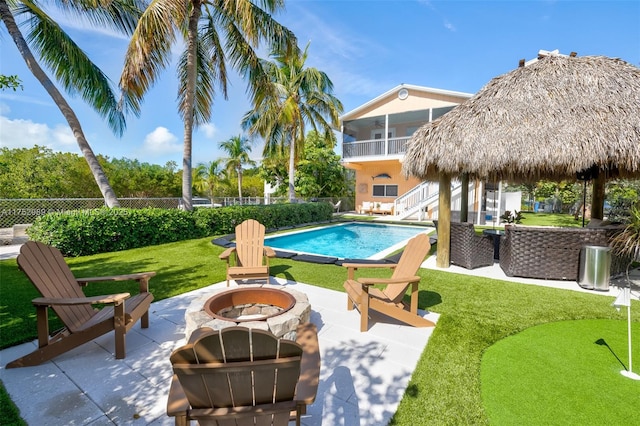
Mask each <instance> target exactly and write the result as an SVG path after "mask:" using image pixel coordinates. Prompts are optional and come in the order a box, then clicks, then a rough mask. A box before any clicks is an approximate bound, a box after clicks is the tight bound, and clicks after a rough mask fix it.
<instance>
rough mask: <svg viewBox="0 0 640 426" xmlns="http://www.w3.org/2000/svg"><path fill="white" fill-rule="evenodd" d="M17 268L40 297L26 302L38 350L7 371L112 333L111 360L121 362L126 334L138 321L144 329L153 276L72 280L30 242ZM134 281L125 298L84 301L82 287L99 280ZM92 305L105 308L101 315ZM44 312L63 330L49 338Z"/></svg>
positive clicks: (56, 258) (58, 256) (50, 253)
mask: <svg viewBox="0 0 640 426" xmlns="http://www.w3.org/2000/svg"><path fill="white" fill-rule="evenodd" d="M17 262H18V267H19V268H20V269H21V270H22V271H23V272H24V273H25V274H26V275H27V277H28V278H29V280H30V281H31V283H33V285H34V286H35V287H36V289H37V290H38V291H39V292H40V294H42V297H39V298H37V299H33V300H32V301H31V303H33V305H34V306H35V307H36V313H37V324H38V346H39V347H38V349H36V350H35V351H34V352H32V353H30V354H28V355H25V356H23V357H21V358H18V359H16V360H15V361H12V362H10V363H9V364H7V367H6V368H14V367H26V366H33V365H38V364H41V363H43V362H45V361H48V360H50V359H51V358H53V357H55V356H58V355H60V354H62V353H64V352H66V351H68V350H70V349H73V348H75V347H76V346H79V345H81V344H83V343H86V342H89V341H91V340H93V339H95V338H96V337H99V336H101V335H103V334H106V333H108V332H109V331H111V330H115V349H116V358H117V359H122V358H124V357H125V353H126V350H125V334H126V333H127V331H128V330H130V329H131V328H132V327H133V325H134V324H135V323H136V322H137V320H138V319H141V321H140V322H141V325H142V328H147V327H149V305H150V304H151V301H153V295H152V294H151V293H149V279H150V278H151V277H153V276H154V275H155V274H156V273H155V272H142V273H136V274H127V275H115V276H109V277H93V278H75V277H74V276H73V274H72V272H71V270H70V269H69V266H68V265H67V264H66V263H65V261H64V257H63V256H62V253H60V250H58V249H57V248H55V247H51V246H47V245H45V244H42V243H39V242H35V241H29V242H27V243H25V244H24V245H23V246H22V248H21V249H20V254H19V255H18V258H17ZM125 280H136V281H138V282H139V286H140V294H138V295H135V296H133V297H131V295H130V294H129V293H120V294H110V295H105V296H92V297H85V295H84V293H83V292H82V287H83V286H86V285H87V284H89V283H95V282H99V281H125ZM93 304H107V305H112V306H105V307H104V308H102V309H101V310H96V309H94V308H93V307H92V306H91V305H93ZM48 308H52V309H53V310H54V312H55V313H56V315H57V316H58V317H59V318H60V320H61V321H62V322H63V324H64V325H65V327H64V328H63V329H62V330H60V331H58V332H56V333H55V334H54V335H53V336H51V337H50V336H49V320H48Z"/></svg>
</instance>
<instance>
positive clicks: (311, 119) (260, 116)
mask: <svg viewBox="0 0 640 426" xmlns="http://www.w3.org/2000/svg"><path fill="white" fill-rule="evenodd" d="M308 49H309V44H307V46H306V47H305V49H304V52H302V53H300V52H299V50H298V49H289V50H276V51H273V53H272V55H271V57H272V58H273V59H274V60H275V62H270V61H267V60H262V68H263V69H264V70H265V72H266V74H267V76H268V78H269V82H270V84H269V85H265V86H263V87H262V90H261V91H260V92H259V93H258V94H257V96H255V97H254V99H255V101H254V107H253V109H252V110H251V111H249V112H247V113H246V114H245V117H244V118H243V121H242V125H243V128H244V129H245V130H247V131H248V132H249V134H250V135H252V136H256V135H260V136H262V137H263V138H264V140H265V147H264V152H263V155H264V157H274V156H275V157H277V156H282V155H284V154H285V152H286V151H287V149H288V151H289V153H288V154H289V191H288V192H289V201H294V199H295V186H294V179H295V165H296V163H297V161H298V156H299V155H300V153H301V151H302V150H303V149H304V138H305V134H306V126H307V125H311V126H312V128H313V130H315V131H317V132H318V133H321V134H323V136H324V138H325V139H327V140H330V139H331V140H333V138H332V136H333V135H332V132H333V129H336V128H337V127H338V125H339V115H340V113H341V112H342V103H341V102H340V101H339V100H338V98H336V97H335V96H334V95H333V94H332V92H333V83H332V82H331V80H330V79H329V77H328V76H327V75H326V74H325V73H324V72H322V71H319V70H318V69H316V68H306V67H305V62H306V60H307V51H308ZM319 130H320V131H319ZM332 143H333V142H332Z"/></svg>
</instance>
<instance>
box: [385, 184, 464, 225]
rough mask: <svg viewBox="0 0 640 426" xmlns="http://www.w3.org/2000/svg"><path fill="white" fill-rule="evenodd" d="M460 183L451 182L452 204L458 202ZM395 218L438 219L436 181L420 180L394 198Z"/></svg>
mask: <svg viewBox="0 0 640 426" xmlns="http://www.w3.org/2000/svg"><path fill="white" fill-rule="evenodd" d="M461 192H462V184H461V183H460V182H459V181H453V182H451V201H452V205H453V206H454V207H455V205H459V204H460V198H461ZM393 207H394V208H393V212H394V213H393V214H394V216H395V219H398V220H403V219H409V218H414V219H417V220H434V219H438V183H437V182H422V183H420V185H418V186H416V187H414V188H413V189H411V190H409V191H407V192H405V193H404V194H402V195H401V196H400V197H398V198H396V200H395V202H394V206H393Z"/></svg>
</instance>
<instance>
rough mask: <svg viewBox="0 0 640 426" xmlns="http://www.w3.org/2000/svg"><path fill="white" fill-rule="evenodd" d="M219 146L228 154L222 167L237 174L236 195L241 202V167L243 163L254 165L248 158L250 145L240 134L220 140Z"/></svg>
mask: <svg viewBox="0 0 640 426" xmlns="http://www.w3.org/2000/svg"><path fill="white" fill-rule="evenodd" d="M220 148H222V149H223V150H225V151H226V152H227V154H228V155H229V157H228V158H226V159H225V164H224V167H225V168H226V169H227V170H228V171H229V172H235V173H236V175H237V176H238V197H240V204H242V167H243V166H244V165H247V166H253V165H255V161H253V160H251V158H249V153H250V152H251V145H250V143H249V140H248V139H247V138H245V137H243V136H242V135H240V136H233V137H232V138H231V139H229V140H226V141H224V142H220Z"/></svg>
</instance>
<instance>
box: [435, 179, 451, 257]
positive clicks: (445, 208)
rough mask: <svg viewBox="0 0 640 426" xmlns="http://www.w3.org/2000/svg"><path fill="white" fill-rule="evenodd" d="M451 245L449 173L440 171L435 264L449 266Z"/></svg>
mask: <svg viewBox="0 0 640 426" xmlns="http://www.w3.org/2000/svg"><path fill="white" fill-rule="evenodd" d="M450 245H451V175H450V174H447V173H440V177H439V183H438V254H437V255H436V266H437V267H438V268H448V267H449V259H450V256H449V249H450Z"/></svg>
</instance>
